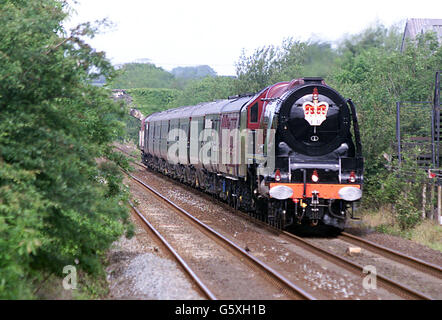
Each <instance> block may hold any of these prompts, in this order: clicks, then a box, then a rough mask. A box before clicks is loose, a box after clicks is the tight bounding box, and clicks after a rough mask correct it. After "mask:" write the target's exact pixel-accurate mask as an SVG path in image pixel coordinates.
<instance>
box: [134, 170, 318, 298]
mask: <svg viewBox="0 0 442 320" xmlns="http://www.w3.org/2000/svg"><path fill="white" fill-rule="evenodd" d="M126 174H127V175H128V176H129V177H130V178H131V179H133V180H134V181H136V182H137V183H138V184H139V185H141V186H143V187H144V188H145V189H146V190H148V191H149V192H150V193H152V194H154V195H155V196H156V197H157V198H158V199H160V200H161V201H163V202H165V203H166V204H167V205H169V206H171V207H172V208H174V209H175V211H176V212H178V213H179V214H180V215H181V216H182V217H184V218H185V219H188V220H190V221H191V222H192V223H194V224H195V225H196V226H198V228H200V229H202V231H203V232H204V233H205V234H210V235H211V237H214V238H216V240H217V242H218V243H221V244H222V245H223V246H225V247H228V249H229V250H232V251H234V252H235V253H236V254H237V255H239V256H240V257H241V259H245V260H247V262H248V265H249V266H253V268H254V269H255V270H258V271H259V272H260V273H264V277H265V278H266V279H268V280H270V281H269V282H270V283H271V284H272V285H273V286H275V287H276V288H278V290H279V291H281V292H283V293H284V294H285V295H286V296H287V297H291V298H294V299H300V300H316V299H315V297H313V296H312V295H310V294H309V293H307V292H306V291H305V290H303V289H301V288H300V287H298V286H297V285H295V284H294V283H292V282H291V281H289V280H288V279H287V278H285V277H284V276H283V275H281V274H279V273H278V272H277V271H275V270H273V269H272V268H271V267H270V266H268V265H266V264H265V263H264V262H262V261H260V260H259V259H257V258H256V257H254V256H252V255H251V254H249V253H248V252H247V251H245V250H244V249H242V248H241V247H239V246H238V245H236V244H235V243H233V242H232V241H230V240H229V239H227V238H226V237H224V236H223V235H221V234H220V233H218V232H217V231H215V230H214V229H212V228H211V227H209V226H208V225H206V224H204V223H203V222H202V221H200V220H199V219H197V218H195V217H194V216H192V215H191V214H190V213H188V212H187V211H186V210H184V209H182V208H180V207H179V206H178V205H176V204H175V203H173V202H172V201H171V200H169V199H167V198H166V197H164V196H163V195H161V194H160V193H158V192H157V191H156V190H154V189H153V188H151V187H150V186H149V185H147V184H146V183H144V182H143V181H141V180H140V179H138V178H137V177H135V176H133V175H131V174H129V173H126ZM134 209H136V208H134ZM137 214H138V215H139V216H140V218H141V219H142V220H143V222H144V223H145V224H148V226H149V222H148V221H147V219H146V218H145V217H144V216H143V215H142V214H141V213H139V211H138V212H137ZM149 228H151V230H153V229H152V228H153V226H152V227H151V224H150V226H149ZM155 234H156V235H157V236H158V237H162V236H161V235H160V233H159V232H158V231H156V232H155ZM162 238H163V239H164V237H162ZM163 243H164V242H163ZM166 246H168V248H169V250H171V252H172V251H175V250H174V249H173V248H172V247H171V246H170V244H169V245H166ZM177 255H178V254H177V253H176V251H175V253H174V256H176V257H177ZM177 259H178V260H179V261H180V264H181V265H182V266H183V267H184V268H185V269H186V271H187V272H188V274H189V275H190V276H191V277H192V279H194V281H195V282H196V283H197V284H198V287H199V288H200V289H201V290H202V291H203V292H204V293H205V295H206V296H207V297H208V298H209V299H217V297H216V296H215V295H214V294H213V293H212V291H211V290H210V289H208V287H207V286H206V285H205V284H203V282H202V281H201V279H200V278H199V277H198V276H196V273H195V272H193V271H192V270H191V269H190V267H189V266H188V264H187V263H186V262H185V261H184V259H182V258H180V257H179V256H178V257H177Z"/></svg>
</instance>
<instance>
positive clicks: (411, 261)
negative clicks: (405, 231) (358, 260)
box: [338, 232, 442, 279]
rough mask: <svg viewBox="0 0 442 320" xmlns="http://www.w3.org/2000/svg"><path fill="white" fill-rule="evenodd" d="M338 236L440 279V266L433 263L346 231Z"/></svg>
mask: <svg viewBox="0 0 442 320" xmlns="http://www.w3.org/2000/svg"><path fill="white" fill-rule="evenodd" d="M338 238H339V239H342V240H345V241H348V242H351V243H353V244H356V245H359V246H361V247H363V248H365V249H367V250H371V251H374V252H375V253H377V254H380V255H382V256H384V257H386V258H388V259H391V260H395V261H397V262H400V263H402V264H406V265H408V266H410V267H412V268H415V269H417V270H419V271H422V272H424V273H427V274H431V275H433V276H435V277H437V278H439V279H442V268H441V267H439V266H437V265H435V264H431V263H428V262H426V261H423V260H421V259H418V258H415V257H412V256H409V255H406V254H403V253H401V252H399V251H396V250H393V249H390V248H387V247H384V246H382V245H380V244H377V243H375V242H372V241H369V240H366V239H363V238H360V237H357V236H354V235H352V234H350V233H347V232H342V233H341V235H340V236H339V237H338Z"/></svg>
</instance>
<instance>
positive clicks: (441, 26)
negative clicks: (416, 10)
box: [401, 19, 442, 51]
mask: <svg viewBox="0 0 442 320" xmlns="http://www.w3.org/2000/svg"><path fill="white" fill-rule="evenodd" d="M428 31H434V32H435V33H436V34H437V38H438V40H439V42H441V43H442V19H408V20H407V24H406V25H405V30H404V35H403V37H402V45H401V51H403V50H404V48H405V44H406V41H405V40H406V39H416V36H417V35H419V34H423V33H426V32H428Z"/></svg>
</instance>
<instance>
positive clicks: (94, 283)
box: [34, 270, 109, 300]
mask: <svg viewBox="0 0 442 320" xmlns="http://www.w3.org/2000/svg"><path fill="white" fill-rule="evenodd" d="M77 281H78V284H77V289H75V290H65V289H64V288H63V277H59V276H57V275H54V274H52V275H50V276H49V277H47V278H45V279H44V280H43V281H41V282H40V283H38V284H37V285H36V288H37V290H36V291H35V292H34V294H35V298H36V299H38V300H100V299H106V298H107V295H108V294H109V285H108V283H107V281H106V274H105V273H101V274H99V275H88V274H87V273H85V272H82V271H80V270H79V271H78V274H77Z"/></svg>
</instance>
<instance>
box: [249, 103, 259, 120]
mask: <svg viewBox="0 0 442 320" xmlns="http://www.w3.org/2000/svg"><path fill="white" fill-rule="evenodd" d="M250 122H253V123H257V122H258V102H257V103H255V104H254V105H253V106H252V107H251V108H250Z"/></svg>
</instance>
